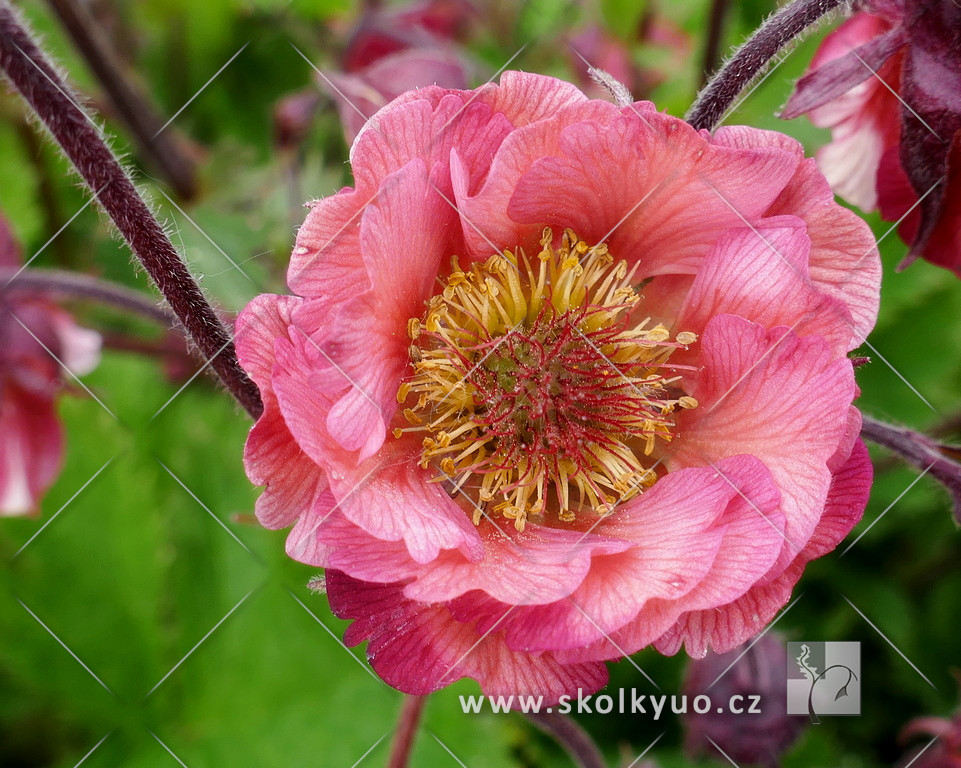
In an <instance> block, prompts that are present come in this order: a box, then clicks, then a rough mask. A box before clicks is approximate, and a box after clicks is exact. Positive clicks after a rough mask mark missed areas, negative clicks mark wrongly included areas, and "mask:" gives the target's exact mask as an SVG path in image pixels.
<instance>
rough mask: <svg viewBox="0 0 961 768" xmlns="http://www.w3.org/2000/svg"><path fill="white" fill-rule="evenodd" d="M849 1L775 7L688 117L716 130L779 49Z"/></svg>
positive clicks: (809, 0) (797, 1)
mask: <svg viewBox="0 0 961 768" xmlns="http://www.w3.org/2000/svg"><path fill="white" fill-rule="evenodd" d="M847 2H849V0H794V2H792V3H790V4H789V5H786V6H785V7H784V8H781V9H780V10H778V11H775V12H774V13H773V14H772V15H771V16H770V17H768V19H767V21H765V22H764V23H763V24H762V25H761V27H760V29H758V30H757V31H756V32H755V33H754V34H753V35H752V36H751V37H750V38H748V40H747V42H745V43H744V45H742V46H741V47H740V48H739V49H738V51H737V53H735V54H734V56H733V57H732V58H731V59H730V60H728V62H727V64H725V65H724V67H722V68H721V71H720V72H718V73H717V74H716V75H715V76H714V77H712V78H711V81H710V82H709V83H708V84H707V86H706V87H705V88H704V90H702V91H701V93H700V94H698V97H697V100H696V101H695V102H694V105H693V106H692V107H691V109H690V111H688V113H687V118H686V119H687V121H688V122H689V123H690V124H691V125H693V126H694V127H695V128H697V129H701V128H706V129H707V130H709V131H710V130H713V129H714V128H715V127H716V126H717V124H718V122H720V120H721V118H722V117H723V116H724V113H725V112H726V111H727V109H728V108H729V107H730V106H731V104H732V103H733V102H734V100H735V99H736V98H737V96H738V94H740V93H741V91H743V90H744V88H745V87H747V85H748V84H749V83H750V82H751V81H752V80H754V78H755V77H757V75H758V74H760V73H761V72H762V71H763V70H764V68H765V67H766V66H767V65H768V63H769V62H770V61H771V59H773V58H774V56H775V55H777V53H778V51H780V50H781V49H782V48H783V47H784V46H786V45H787V44H788V43H790V42H791V41H792V40H794V39H795V38H796V37H798V36H799V35H800V34H801V33H802V32H804V30H805V29H807V28H808V27H809V26H811V25H812V24H814V23H815V22H816V21H818V20H819V19H821V18H822V17H824V16H825V15H827V14H828V13H830V12H831V11H833V10H835V9H836V8H839V7H841V6H842V5H845V4H846V3H847Z"/></svg>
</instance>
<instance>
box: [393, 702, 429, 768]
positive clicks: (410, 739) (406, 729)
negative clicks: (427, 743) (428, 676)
mask: <svg viewBox="0 0 961 768" xmlns="http://www.w3.org/2000/svg"><path fill="white" fill-rule="evenodd" d="M426 703H427V697H426V696H404V703H403V704H402V705H401V708H400V717H399V718H398V720H397V730H396V731H395V732H394V742H393V744H392V745H391V748H390V758H389V759H388V761H387V768H407V765H408V763H409V761H410V752H411V748H412V747H413V746H414V736H416V735H417V728H418V726H419V725H420V718H421V715H422V714H423V713H424V704H426Z"/></svg>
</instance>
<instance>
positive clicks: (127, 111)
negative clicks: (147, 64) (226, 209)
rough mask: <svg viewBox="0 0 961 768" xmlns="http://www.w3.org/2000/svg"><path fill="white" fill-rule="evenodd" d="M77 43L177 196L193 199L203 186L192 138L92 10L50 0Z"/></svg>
mask: <svg viewBox="0 0 961 768" xmlns="http://www.w3.org/2000/svg"><path fill="white" fill-rule="evenodd" d="M47 2H48V3H49V4H50V6H51V7H52V8H53V10H54V12H55V13H56V14H57V16H58V17H59V18H60V21H61V23H62V24H63V26H64V28H65V29H66V30H67V32H68V33H69V35H70V37H71V38H72V39H73V42H74V45H76V46H77V49H78V50H79V51H80V53H81V55H82V56H83V57H84V59H85V60H86V62H87V64H88V65H89V66H90V69H91V70H92V71H93V73H94V74H95V75H96V76H97V79H98V80H99V81H100V84H101V85H102V86H103V88H104V91H105V92H106V93H107V96H108V97H109V99H110V103H111V104H112V106H113V108H114V109H115V110H116V112H117V114H118V115H119V116H120V119H121V120H123V122H124V124H126V126H127V127H128V128H129V129H130V131H131V133H133V135H134V137H135V138H136V140H137V144H138V145H139V146H140V150H141V152H142V153H143V154H144V155H145V156H146V157H147V158H148V159H149V160H150V161H151V165H153V166H154V167H155V168H156V169H157V171H158V172H159V173H160V174H161V175H162V176H163V178H164V180H165V181H166V182H167V183H168V184H170V186H171V187H173V189H174V191H175V192H176V193H177V196H178V197H180V198H183V199H185V200H186V199H189V198H191V197H193V195H194V194H195V193H196V191H197V177H196V170H195V168H194V161H193V158H192V157H191V155H190V152H189V149H188V147H187V145H186V143H185V142H184V141H183V140H181V139H179V138H178V137H177V134H176V133H175V132H174V130H173V129H172V128H168V129H167V130H166V131H162V130H161V129H162V128H163V120H162V119H161V118H160V115H159V114H158V113H157V110H156V109H154V106H153V104H151V103H150V101H149V100H148V99H147V97H146V96H145V95H144V93H143V92H142V91H141V89H140V88H139V87H138V86H137V85H136V84H135V83H134V81H133V80H131V78H130V77H129V76H128V75H127V73H126V72H125V71H124V66H123V64H122V63H121V61H120V58H119V56H117V55H116V53H115V52H114V49H113V46H112V45H111V44H110V41H109V40H108V39H107V36H106V35H104V34H103V33H102V32H101V31H100V29H99V28H98V26H97V22H96V20H95V19H94V18H93V16H92V15H91V13H90V11H89V10H88V9H87V8H86V6H85V5H83V4H82V3H79V2H77V0H47Z"/></svg>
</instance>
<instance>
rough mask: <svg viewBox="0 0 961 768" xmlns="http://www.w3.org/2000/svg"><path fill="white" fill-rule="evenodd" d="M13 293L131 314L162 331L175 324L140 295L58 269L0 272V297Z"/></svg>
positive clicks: (154, 304) (167, 314) (4, 270)
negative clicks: (105, 306) (81, 301)
mask: <svg viewBox="0 0 961 768" xmlns="http://www.w3.org/2000/svg"><path fill="white" fill-rule="evenodd" d="M17 293H26V294H43V295H44V296H51V297H54V298H60V299H88V300H92V301H97V302H100V303H101V304H109V305H111V306H113V307H117V308H118V309H122V310H125V311H128V312H135V313H137V314H138V315H142V316H143V317H146V318H147V319H149V320H153V321H154V322H156V323H159V324H160V325H163V326H164V327H166V328H169V327H171V326H172V325H174V324H175V323H176V322H177V318H176V317H175V316H174V315H173V313H172V312H170V310H168V309H166V308H165V307H162V306H158V305H157V302H156V301H155V300H154V299H153V298H151V297H149V296H145V295H144V294H142V293H141V292H140V291H135V290H133V289H132V288H127V287H126V286H124V285H117V284H116V283H110V282H107V281H106V280H100V279H99V278H96V277H91V276H90V275H81V274H78V273H76V272H67V271H66V270H62V269H13V268H6V269H0V296H4V295H8V294H17Z"/></svg>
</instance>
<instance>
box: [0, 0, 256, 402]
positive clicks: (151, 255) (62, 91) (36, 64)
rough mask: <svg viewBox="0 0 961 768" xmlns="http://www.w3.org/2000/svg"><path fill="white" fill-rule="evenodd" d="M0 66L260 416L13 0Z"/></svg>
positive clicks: (0, 16)
mask: <svg viewBox="0 0 961 768" xmlns="http://www.w3.org/2000/svg"><path fill="white" fill-rule="evenodd" d="M0 67H2V69H3V70H4V72H5V73H6V74H7V77H9V79H10V81H11V83H12V84H13V86H14V87H15V88H16V89H17V90H18V91H19V92H20V94H21V95H22V96H23V98H24V99H26V101H27V103H28V104H30V106H31V107H32V108H33V110H34V112H36V113H37V116H38V117H39V118H40V119H41V120H42V121H43V123H44V125H45V126H46V127H47V129H48V130H49V131H50V133H51V134H52V135H53V137H54V138H55V139H56V140H57V142H58V143H59V144H60V147H61V148H62V149H63V151H64V154H66V156H67V157H68V158H69V159H70V161H71V162H72V163H73V165H74V167H75V168H76V169H77V171H78V172H79V173H80V176H81V177H82V178H83V180H84V182H86V184H87V185H88V186H89V187H90V189H91V191H92V192H93V193H94V195H95V196H96V198H97V200H98V201H99V202H100V204H101V205H102V206H103V208H104V210H105V211H106V212H107V214H108V215H109V216H110V218H111V219H112V220H113V222H114V224H115V225H116V227H117V229H118V230H119V231H120V234H121V235H123V238H124V240H126V241H127V244H128V245H129V246H130V249H131V250H132V251H133V253H134V255H135V256H136V257H137V258H138V259H139V260H140V263H141V264H143V266H144V269H146V270H147V274H148V275H150V278H151V279H152V280H153V281H154V283H155V284H156V285H157V287H158V288H159V289H160V292H161V293H162V294H163V296H164V298H165V299H166V300H167V301H168V302H169V304H170V307H171V308H172V309H173V311H174V313H175V314H176V315H177V317H178V318H180V321H181V322H182V323H183V324H184V328H185V329H186V331H187V333H188V334H189V336H190V338H191V339H192V340H193V341H194V342H195V343H196V344H197V346H198V348H199V349H200V352H201V353H202V354H203V356H204V358H205V359H207V360H209V361H210V364H211V368H212V369H213V370H214V371H215V372H216V374H217V375H218V376H219V377H220V379H221V381H223V382H224V384H225V385H226V386H227V389H229V390H230V392H231V394H233V396H234V397H236V398H237V400H238V401H239V402H240V404H241V405H242V406H243V407H244V408H245V409H246V410H247V412H248V413H249V414H250V415H251V416H253V417H254V418H256V417H257V416H259V415H260V413H261V412H262V411H263V403H262V401H261V399H260V392H259V391H258V390H257V386H256V385H255V384H254V383H253V381H251V380H250V378H249V377H248V376H247V374H246V373H245V372H244V370H243V369H242V368H241V367H240V364H239V363H238V361H237V352H236V350H235V349H234V344H233V339H232V338H231V336H230V333H229V332H228V331H227V329H226V328H225V327H224V325H223V323H222V322H221V321H220V318H219V317H218V316H217V313H216V312H215V311H214V308H213V307H212V306H211V305H210V303H209V302H208V301H207V299H206V298H205V297H204V295H203V292H202V291H201V290H200V287H199V286H198V285H197V283H196V282H195V281H194V279H193V277H192V276H191V274H190V271H189V270H188V269H187V266H186V264H185V263H184V262H183V260H182V259H181V258H180V256H179V254H178V253H177V251H176V249H175V248H174V247H173V244H172V243H171V242H170V240H169V238H168V237H167V235H166V234H165V233H164V231H163V228H162V227H161V226H160V224H159V222H158V221H157V219H156V218H155V217H154V215H153V214H152V213H151V212H150V209H149V208H148V207H147V204H146V203H145V202H144V201H143V198H141V197H140V195H139V194H138V192H137V190H136V188H135V187H134V185H133V182H131V180H130V179H129V178H128V176H127V174H126V173H125V172H124V170H123V168H121V166H120V163H118V162H117V159H116V158H115V157H114V155H113V153H112V152H111V151H110V149H109V148H108V147H107V145H106V144H105V143H104V140H103V137H102V136H101V135H100V131H99V130H98V128H97V126H96V125H95V124H94V123H93V122H92V120H91V119H90V118H89V116H88V115H87V114H86V113H85V112H84V111H83V110H82V109H81V108H80V107H79V106H77V103H76V100H75V99H73V98H72V97H71V96H70V95H69V93H70V91H69V90H68V87H67V86H66V84H65V83H64V82H63V80H62V79H61V78H60V76H59V75H58V74H57V72H56V70H55V69H54V67H53V66H52V65H51V64H50V62H49V61H48V60H47V58H46V57H45V56H44V54H43V53H42V52H41V51H40V49H39V48H38V47H37V45H36V44H35V43H34V41H33V39H32V38H31V36H30V34H29V33H28V32H27V30H26V29H25V28H24V26H23V25H22V23H21V21H20V19H19V15H18V14H17V12H16V11H15V10H14V8H13V6H11V5H10V3H9V2H8V1H7V0H0Z"/></svg>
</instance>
